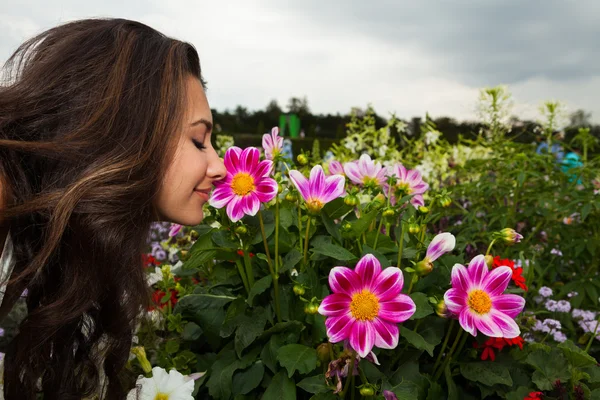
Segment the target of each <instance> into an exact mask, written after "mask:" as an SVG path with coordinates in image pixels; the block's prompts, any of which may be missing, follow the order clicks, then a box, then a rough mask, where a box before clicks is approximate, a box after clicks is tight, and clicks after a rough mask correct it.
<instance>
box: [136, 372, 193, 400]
mask: <svg viewBox="0 0 600 400" xmlns="http://www.w3.org/2000/svg"><path fill="white" fill-rule="evenodd" d="M202 375H203V374H202ZM194 378H199V376H194V377H193V378H192V377H188V376H184V375H182V374H181V373H180V372H178V371H177V370H174V369H172V370H171V371H169V372H168V373H167V371H165V370H164V369H162V368H160V367H154V368H152V378H144V377H143V376H141V375H140V377H139V378H138V380H137V382H136V387H135V389H131V391H130V392H129V393H128V394H127V400H157V399H159V400H194V397H192V392H193V391H194Z"/></svg>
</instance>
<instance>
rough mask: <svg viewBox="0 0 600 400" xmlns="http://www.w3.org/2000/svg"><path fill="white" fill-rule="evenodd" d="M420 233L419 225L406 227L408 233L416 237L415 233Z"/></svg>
mask: <svg viewBox="0 0 600 400" xmlns="http://www.w3.org/2000/svg"><path fill="white" fill-rule="evenodd" d="M420 231H421V227H420V226H419V224H409V225H408V232H409V233H411V234H413V235H416V234H417V233H419V232H420Z"/></svg>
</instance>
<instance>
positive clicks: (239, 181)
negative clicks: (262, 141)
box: [210, 146, 277, 222]
mask: <svg viewBox="0 0 600 400" xmlns="http://www.w3.org/2000/svg"><path fill="white" fill-rule="evenodd" d="M224 162H225V168H226V169H227V176H226V177H225V178H224V179H223V180H221V181H218V182H215V191H214V192H213V195H212V197H211V198H210V205H211V206H213V207H215V208H223V207H225V206H227V209H226V211H227V215H228V216H229V219H231V221H233V222H236V221H239V220H240V219H242V217H243V216H244V215H256V213H257V212H258V210H259V209H260V203H267V202H269V201H271V200H273V199H274V198H275V196H276V195H277V182H276V181H275V179H273V178H270V177H269V175H271V171H272V170H273V162H272V161H269V160H264V161H260V153H259V151H258V149H257V148H255V147H248V148H246V149H244V150H242V149H240V148H239V147H236V146H233V147H230V148H229V149H227V152H226V153H225V159H224Z"/></svg>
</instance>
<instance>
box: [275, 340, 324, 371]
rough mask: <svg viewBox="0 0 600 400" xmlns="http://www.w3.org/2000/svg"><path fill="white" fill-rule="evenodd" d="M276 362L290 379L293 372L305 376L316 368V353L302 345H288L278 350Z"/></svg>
mask: <svg viewBox="0 0 600 400" xmlns="http://www.w3.org/2000/svg"><path fill="white" fill-rule="evenodd" d="M277 360H279V363H280V364H281V365H282V366H283V367H284V368H285V369H287V371H288V376H289V377H290V378H291V377H292V375H294V372H295V371H298V372H300V373H301V374H306V373H309V372H310V371H312V370H313V369H315V368H316V367H317V351H316V350H315V349H313V348H312V347H308V346H304V345H302V344H288V345H286V346H283V347H281V348H280V349H279V351H278V352H277Z"/></svg>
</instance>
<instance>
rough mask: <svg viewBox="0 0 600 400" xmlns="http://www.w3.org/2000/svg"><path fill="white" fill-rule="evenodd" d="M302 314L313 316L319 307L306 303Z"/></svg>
mask: <svg viewBox="0 0 600 400" xmlns="http://www.w3.org/2000/svg"><path fill="white" fill-rule="evenodd" d="M304 312H305V313H306V314H311V315H314V314H316V313H318V312H319V305H318V304H315V303H308V304H307V305H306V306H304Z"/></svg>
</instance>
